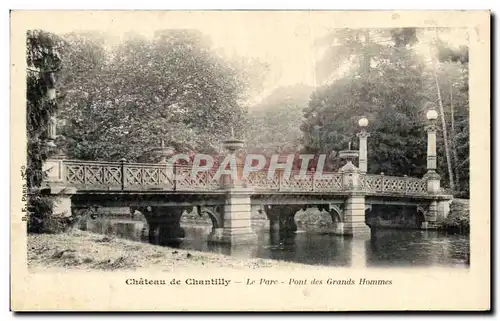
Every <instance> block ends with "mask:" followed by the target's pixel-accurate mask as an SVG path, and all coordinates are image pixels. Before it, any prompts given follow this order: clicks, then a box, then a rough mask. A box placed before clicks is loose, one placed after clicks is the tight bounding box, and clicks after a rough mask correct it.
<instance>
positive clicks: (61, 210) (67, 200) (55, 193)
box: [45, 186, 76, 217]
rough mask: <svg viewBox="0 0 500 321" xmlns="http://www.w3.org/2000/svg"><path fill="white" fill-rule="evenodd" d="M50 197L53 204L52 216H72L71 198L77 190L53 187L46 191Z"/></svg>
mask: <svg viewBox="0 0 500 321" xmlns="http://www.w3.org/2000/svg"><path fill="white" fill-rule="evenodd" d="M45 192H47V193H48V194H49V195H50V199H51V200H52V201H53V204H52V216H54V217H69V216H71V207H72V206H71V197H72V196H73V195H74V194H76V188H74V187H65V186H51V187H49V188H47V189H46V190H45Z"/></svg>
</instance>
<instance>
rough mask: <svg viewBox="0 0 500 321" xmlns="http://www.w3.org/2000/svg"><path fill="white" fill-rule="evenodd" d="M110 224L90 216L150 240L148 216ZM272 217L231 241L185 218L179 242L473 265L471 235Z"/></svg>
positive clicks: (384, 262)
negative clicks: (364, 231) (285, 230)
mask: <svg viewBox="0 0 500 321" xmlns="http://www.w3.org/2000/svg"><path fill="white" fill-rule="evenodd" d="M107 223H108V224H105V225H106V226H107V227H105V228H103V224H97V222H96V221H88V222H87V224H86V229H87V230H89V231H93V232H98V233H104V234H113V235H115V236H118V237H122V238H127V239H133V240H136V241H142V242H147V235H144V227H145V223H144V222H137V221H131V220H129V221H123V220H109V221H107ZM266 223H267V222H261V224H254V226H253V228H254V230H255V231H256V233H257V235H258V242H257V243H256V244H254V245H244V246H226V245H216V244H209V243H207V236H208V234H209V233H210V231H211V229H212V227H211V226H210V225H200V224H192V223H187V224H186V223H184V224H182V225H181V226H182V227H183V228H184V230H185V237H184V238H183V239H180V240H179V243H178V244H175V245H170V246H171V247H175V248H182V249H188V250H197V251H205V252H214V253H220V254H224V255H231V256H235V257H240V258H265V259H275V260H284V261H290V262H298V263H304V264H311V265H324V266H337V267H430V266H442V267H457V268H467V267H468V266H469V237H468V235H460V234H448V233H445V232H438V231H421V230H397V229H393V230H379V231H377V232H376V235H375V237H373V236H372V237H369V236H367V237H365V238H352V237H343V236H336V235H331V234H326V233H323V232H322V231H321V228H319V227H315V226H299V229H298V231H297V232H295V233H291V234H287V235H283V234H282V235H280V234H273V235H270V233H269V227H268V224H266Z"/></svg>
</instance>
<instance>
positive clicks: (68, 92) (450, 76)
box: [11, 10, 491, 311]
mask: <svg viewBox="0 0 500 321" xmlns="http://www.w3.org/2000/svg"><path fill="white" fill-rule="evenodd" d="M11 72H12V73H11V146H12V149H11V173H12V174H11V309H12V310H13V311H367V310H371V311H384V310H385V311H397V310H400V311H401V310H403V311H408V310H413V311H428V310H431V311H437V310H441V311H443V310H444V311H456V310H467V311H487V310H489V309H490V304H491V303H490V298H491V293H490V281H491V279H490V272H491V271H490V261H491V258H490V214H491V213H490V190H489V186H490V163H489V161H490V137H489V133H490V12H488V11H319V10H302V11H284V10H283V11H166V10H165V11H97V10H96V11H17V10H14V11H12V12H11Z"/></svg>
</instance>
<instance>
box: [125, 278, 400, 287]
mask: <svg viewBox="0 0 500 321" xmlns="http://www.w3.org/2000/svg"><path fill="white" fill-rule="evenodd" d="M125 284H126V285H187V286H191V285H195V286H205V285H209V286H229V285H231V284H237V285H247V286H249V285H250V286H259V285H260V286H269V285H290V286H293V285H330V286H349V285H361V286H370V285H378V286H384V285H385V286H388V285H392V280H380V279H366V278H359V279H357V280H355V279H352V278H348V279H333V278H327V279H315V278H312V279H295V278H289V279H286V280H275V279H265V278H261V279H248V278H247V279H244V280H238V281H233V280H229V279H225V278H210V279H197V278H186V279H182V280H181V279H172V280H165V279H147V278H129V279H126V280H125Z"/></svg>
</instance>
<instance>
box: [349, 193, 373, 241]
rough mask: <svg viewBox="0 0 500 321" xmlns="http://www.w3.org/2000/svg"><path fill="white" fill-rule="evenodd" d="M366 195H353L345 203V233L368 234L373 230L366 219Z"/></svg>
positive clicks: (354, 234) (353, 234)
mask: <svg viewBox="0 0 500 321" xmlns="http://www.w3.org/2000/svg"><path fill="white" fill-rule="evenodd" d="M365 209H366V206H365V196H364V195H355V194H354V195H351V196H349V197H348V198H347V199H346V201H345V205H344V223H343V230H342V234H343V235H352V236H366V235H370V233H371V230H370V227H369V226H368V225H366V220H365Z"/></svg>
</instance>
